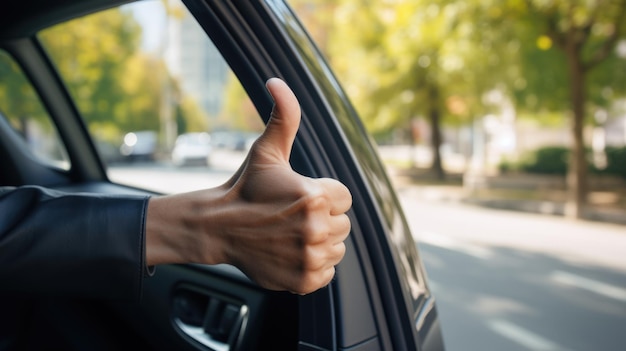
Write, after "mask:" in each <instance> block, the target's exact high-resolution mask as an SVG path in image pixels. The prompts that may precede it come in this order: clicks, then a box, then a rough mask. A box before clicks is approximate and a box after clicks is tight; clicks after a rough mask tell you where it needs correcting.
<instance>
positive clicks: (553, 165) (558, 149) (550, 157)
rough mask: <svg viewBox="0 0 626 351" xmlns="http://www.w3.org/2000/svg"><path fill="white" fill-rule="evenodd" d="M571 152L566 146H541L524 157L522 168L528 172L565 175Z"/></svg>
mask: <svg viewBox="0 0 626 351" xmlns="http://www.w3.org/2000/svg"><path fill="white" fill-rule="evenodd" d="M569 152H570V151H569V149H568V148H566V147H564V146H545V147H541V148H539V149H537V150H535V151H533V152H531V153H529V154H528V155H526V157H524V158H523V159H522V161H521V164H520V169H521V170H522V171H525V172H528V173H539V174H558V175H565V174H566V173H567V164H568V159H569Z"/></svg>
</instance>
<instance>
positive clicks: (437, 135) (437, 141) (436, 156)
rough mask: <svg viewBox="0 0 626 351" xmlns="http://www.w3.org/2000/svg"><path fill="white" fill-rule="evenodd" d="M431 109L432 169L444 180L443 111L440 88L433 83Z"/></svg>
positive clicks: (430, 93) (429, 113)
mask: <svg viewBox="0 0 626 351" xmlns="http://www.w3.org/2000/svg"><path fill="white" fill-rule="evenodd" d="M428 93H429V99H430V109H429V111H428V118H429V120H430V126H431V138H430V140H431V146H432V149H433V163H432V166H431V171H432V172H433V173H434V174H435V176H436V177H437V179H440V180H443V179H445V177H446V174H445V172H444V170H443V164H442V161H441V151H440V150H441V144H442V137H441V111H440V107H439V106H440V104H439V89H438V87H437V86H435V85H431V86H430V88H429V90H428Z"/></svg>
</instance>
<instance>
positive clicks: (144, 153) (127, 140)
mask: <svg viewBox="0 0 626 351" xmlns="http://www.w3.org/2000/svg"><path fill="white" fill-rule="evenodd" d="M157 140H158V133H157V132H155V131H152V130H141V131H137V132H128V133H126V135H124V142H123V143H122V145H121V146H120V154H121V155H122V157H123V159H124V160H126V161H131V162H132V161H153V160H154V159H155V156H156V153H157V145H158V144H157Z"/></svg>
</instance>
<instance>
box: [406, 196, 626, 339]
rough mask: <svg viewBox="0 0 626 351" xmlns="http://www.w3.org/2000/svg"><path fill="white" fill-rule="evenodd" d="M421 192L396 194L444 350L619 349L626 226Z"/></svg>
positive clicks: (623, 333) (625, 298)
mask: <svg viewBox="0 0 626 351" xmlns="http://www.w3.org/2000/svg"><path fill="white" fill-rule="evenodd" d="M431 190H432V189H431ZM433 191H436V190H433ZM423 194H424V191H423V189H421V190H420V189H416V188H413V189H403V190H400V191H399V195H400V198H401V201H402V204H403V207H404V209H405V212H406V215H407V220H408V221H409V224H410V226H411V229H412V232H413V234H414V236H415V237H416V239H417V240H418V242H419V244H418V245H419V247H420V252H421V255H422V261H423V262H424V264H425V266H426V269H427V274H428V276H429V280H430V282H431V285H432V289H433V291H434V294H435V296H436V298H437V301H438V309H439V313H440V316H441V320H442V327H443V333H444V339H445V343H446V349H447V350H448V351H460V350H464V351H468V350H470V351H471V350H481V351H482V350H506V351H516V350H520V351H523V350H572V351H583V350H585V351H586V350H590V351H595V350H602V351H613V350H614V351H624V350H626V227H624V226H619V225H608V224H602V223H592V222H579V221H572V220H566V219H563V218H560V217H552V216H546V215H533V214H523V213H517V212H508V211H501V210H493V209H484V208H478V207H472V206H468V205H463V204H462V203H459V202H454V201H447V202H441V201H437V200H432V199H433V198H436V196H429V197H424V196H423ZM429 199H430V200H429Z"/></svg>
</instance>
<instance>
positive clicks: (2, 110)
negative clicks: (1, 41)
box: [0, 50, 70, 170]
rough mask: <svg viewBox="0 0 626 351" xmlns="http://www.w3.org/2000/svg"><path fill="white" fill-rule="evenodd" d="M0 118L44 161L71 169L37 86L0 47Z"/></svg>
mask: <svg viewBox="0 0 626 351" xmlns="http://www.w3.org/2000/svg"><path fill="white" fill-rule="evenodd" d="M0 118H4V119H6V120H7V121H8V122H9V124H10V125H11V126H12V127H13V129H15V131H16V132H17V133H16V134H17V135H20V136H21V137H22V138H23V139H24V141H25V142H26V145H28V148H29V150H30V151H31V152H32V154H33V155H34V156H35V157H36V158H37V159H39V160H40V161H41V162H44V163H47V164H49V165H52V166H54V167H57V168H61V169H64V170H68V169H69V167H70V163H69V158H68V156H67V152H66V150H65V148H64V147H63V143H62V142H61V139H60V137H59V134H58V132H57V130H56V128H55V127H54V124H53V123H52V121H51V120H50V116H49V115H48V113H47V112H46V110H45V108H44V107H43V105H42V103H41V100H39V98H38V95H37V94H36V93H35V90H34V88H33V87H32V85H31V84H30V82H29V81H28V79H27V78H26V76H25V75H24V73H23V72H22V70H21V69H20V67H19V66H18V65H17V64H16V62H15V61H14V60H13V58H12V57H11V56H10V55H9V54H8V53H7V52H5V51H2V50H0Z"/></svg>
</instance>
